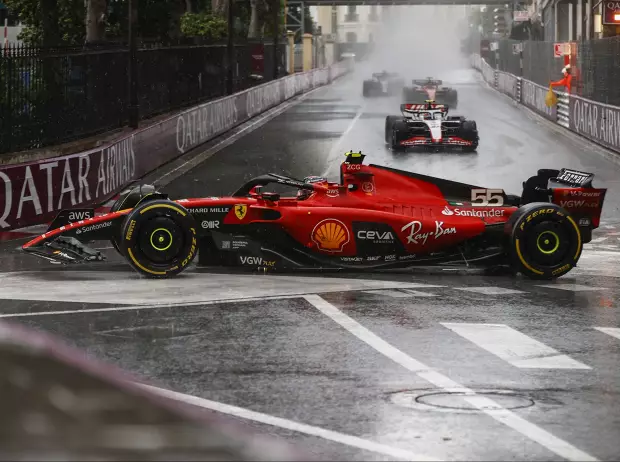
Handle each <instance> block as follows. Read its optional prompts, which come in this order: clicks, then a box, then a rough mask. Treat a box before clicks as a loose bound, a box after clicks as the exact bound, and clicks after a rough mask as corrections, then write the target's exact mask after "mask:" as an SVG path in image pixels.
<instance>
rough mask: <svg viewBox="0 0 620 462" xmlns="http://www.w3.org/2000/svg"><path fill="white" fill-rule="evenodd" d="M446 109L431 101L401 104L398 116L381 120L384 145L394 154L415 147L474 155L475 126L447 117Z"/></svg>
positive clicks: (460, 118) (476, 132)
mask: <svg viewBox="0 0 620 462" xmlns="http://www.w3.org/2000/svg"><path fill="white" fill-rule="evenodd" d="M448 109H449V108H448V106H447V105H444V104H437V103H435V102H434V101H427V102H425V103H424V104H401V105H400V111H401V113H402V115H400V116H387V117H386V118H385V142H386V144H388V145H390V147H391V148H392V149H393V150H395V151H396V150H402V149H405V148H408V147H416V146H417V147H426V148H433V149H438V148H445V147H450V148H461V150H463V151H467V152H473V151H475V150H476V149H477V148H478V141H479V137H478V127H477V126H476V122H475V121H473V120H467V119H466V118H465V117H463V116H449V115H448Z"/></svg>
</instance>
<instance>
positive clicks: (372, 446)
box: [137, 384, 439, 461]
mask: <svg viewBox="0 0 620 462" xmlns="http://www.w3.org/2000/svg"><path fill="white" fill-rule="evenodd" d="M137 385H139V386H140V387H142V388H145V389H147V390H149V391H152V392H154V393H157V394H158V395H160V396H163V397H165V398H169V399H173V400H176V401H181V402H183V403H186V404H190V405H193V406H198V407H202V408H205V409H211V410H213V411H217V412H221V413H222V414H228V415H232V416H235V417H240V418H242V419H247V420H252V421H254V422H260V423H263V424H267V425H271V426H274V427H280V428H284V429H286V430H291V431H294V432H298V433H304V434H306V435H312V436H318V437H319V438H323V439H326V440H329V441H334V442H336V443H340V444H344V445H347V446H351V447H354V448H359V449H364V450H366V451H372V452H376V453H378V454H384V455H386V456H389V457H393V458H395V459H403V460H429V461H436V460H439V459H435V458H432V457H428V456H426V455H422V454H416V453H414V452H411V451H407V450H405V449H400V448H394V447H391V446H386V445H384V444H380V443H375V442H374V441H369V440H365V439H362V438H358V437H357V436H352V435H347V434H344V433H338V432H335V431H332V430H326V429H324V428H320V427H314V426H312V425H306V424H303V423H299V422H295V421H293V420H288V419H283V418H281V417H275V416H271V415H268V414H263V413H261V412H256V411H251V410H249V409H244V408H241V407H237V406H231V405H230V404H224V403H220V402H217V401H211V400H208V399H204V398H199V397H197V396H191V395H186V394H184V393H178V392H175V391H170V390H164V389H162V388H157V387H152V386H150V385H144V384H137Z"/></svg>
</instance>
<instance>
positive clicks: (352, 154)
mask: <svg viewBox="0 0 620 462" xmlns="http://www.w3.org/2000/svg"><path fill="white" fill-rule="evenodd" d="M344 155H345V156H346V157H362V151H348V152H345V153H344Z"/></svg>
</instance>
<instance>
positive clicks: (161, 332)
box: [97, 326, 197, 340]
mask: <svg viewBox="0 0 620 462" xmlns="http://www.w3.org/2000/svg"><path fill="white" fill-rule="evenodd" d="M97 334H99V335H105V336H107V337H119V338H132V339H143V340H163V339H173V338H178V337H188V336H190V335H197V334H196V332H194V331H192V330H190V329H187V328H184V327H176V326H141V327H125V328H120V329H111V330H105V331H100V332H97Z"/></svg>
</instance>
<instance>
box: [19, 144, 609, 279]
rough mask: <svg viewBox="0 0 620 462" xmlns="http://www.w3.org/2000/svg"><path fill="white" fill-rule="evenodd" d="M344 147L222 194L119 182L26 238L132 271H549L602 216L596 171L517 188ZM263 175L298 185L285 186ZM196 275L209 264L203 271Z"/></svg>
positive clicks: (548, 177)
mask: <svg viewBox="0 0 620 462" xmlns="http://www.w3.org/2000/svg"><path fill="white" fill-rule="evenodd" d="M364 158H365V156H364V155H363V154H362V153H361V152H348V153H347V154H346V160H345V161H344V162H343V163H342V164H341V166H340V179H339V181H338V182H335V183H332V182H329V181H327V180H326V179H324V178H318V177H307V178H306V179H305V180H296V179H293V178H289V177H285V176H281V175H276V174H266V175H262V176H259V177H256V178H253V179H251V180H250V181H248V182H247V183H245V184H243V185H241V187H240V188H239V189H238V190H237V191H235V192H233V193H232V194H231V195H230V196H227V197H202V198H196V199H179V200H174V201H173V200H170V199H169V198H168V197H167V196H166V195H165V194H163V193H160V192H158V191H156V190H155V188H153V187H152V186H146V185H144V186H138V187H135V188H132V189H131V190H129V191H126V192H124V193H123V194H122V195H121V196H120V198H119V199H118V201H117V202H116V203H115V204H114V206H113V208H112V211H111V212H110V213H108V214H106V215H102V216H99V217H94V218H89V219H85V220H78V221H73V222H70V220H71V219H72V216H73V217H75V216H77V215H78V214H77V213H76V211H75V210H74V211H72V212H73V213H70V212H69V211H63V212H61V215H62V217H61V216H60V215H59V220H60V218H63V220H64V223H61V222H60V221H58V222H56V221H55V223H57V225H58V227H57V228H54V229H51V227H50V229H49V230H48V231H47V232H46V233H45V234H43V235H41V236H39V237H37V238H35V239H33V240H32V241H30V242H28V243H26V244H24V245H23V246H22V249H23V250H24V251H25V252H28V253H31V254H34V255H36V256H39V257H42V258H45V259H47V260H50V261H52V262H55V263H83V262H91V261H93V262H94V261H100V260H103V259H104V258H103V254H102V253H101V252H100V251H98V250H96V249H93V248H91V247H88V246H87V244H88V243H90V242H93V241H96V240H104V241H108V242H111V243H112V245H113V246H114V247H115V248H116V249H117V251H118V253H119V254H120V255H121V256H122V257H124V258H125V259H126V261H127V262H128V263H129V264H130V265H131V266H132V267H133V268H134V269H135V270H136V271H137V272H138V273H140V274H142V275H144V276H147V277H150V278H167V277H172V276H175V275H177V274H178V273H180V272H182V271H183V270H185V269H187V268H188V266H189V264H190V263H191V262H192V260H193V259H194V258H195V257H196V255H197V254H199V264H201V265H207V266H225V267H239V268H245V269H248V270H253V271H257V270H259V271H267V270H269V271H291V270H315V271H324V270H340V271H343V270H348V271H352V270H373V271H375V270H382V269H389V270H393V269H399V268H409V267H412V266H422V267H428V266H431V265H453V266H454V265H457V266H461V267H467V268H469V267H472V268H473V267H476V266H478V267H492V268H497V267H503V268H506V269H508V270H509V271H510V272H520V273H522V274H524V275H526V276H528V277H530V278H534V279H554V278H557V277H560V276H562V275H564V274H566V273H568V272H569V271H570V270H571V269H572V268H573V267H574V266H575V265H576V264H577V261H578V260H579V257H580V256H581V251H582V248H583V244H584V243H587V242H590V241H591V239H592V230H593V229H594V228H597V227H598V226H599V225H600V216H601V211H602V207H603V201H604V198H605V194H606V191H607V190H606V189H599V188H594V187H593V186H592V179H593V175H592V174H589V173H584V172H579V171H575V170H568V169H562V170H539V171H538V174H537V175H535V176H532V177H531V178H530V179H529V180H527V181H526V182H524V183H523V193H522V195H521V196H516V195H510V194H506V193H505V192H504V191H503V190H502V189H487V188H484V187H479V186H474V185H470V184H466V183H458V182H455V181H451V180H446V179H442V178H437V177H431V176H426V175H421V174H417V173H412V172H407V171H403V170H397V169H394V168H389V167H384V166H379V165H372V164H371V165H365V164H364V162H363V161H364ZM268 185H280V186H284V187H290V188H293V189H294V190H296V194H295V193H293V194H291V195H289V196H286V197H285V196H282V195H281V194H279V193H275V192H266V191H263V188H264V187H266V186H268ZM204 277H205V278H208V277H209V275H208V274H205V275H204Z"/></svg>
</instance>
